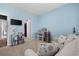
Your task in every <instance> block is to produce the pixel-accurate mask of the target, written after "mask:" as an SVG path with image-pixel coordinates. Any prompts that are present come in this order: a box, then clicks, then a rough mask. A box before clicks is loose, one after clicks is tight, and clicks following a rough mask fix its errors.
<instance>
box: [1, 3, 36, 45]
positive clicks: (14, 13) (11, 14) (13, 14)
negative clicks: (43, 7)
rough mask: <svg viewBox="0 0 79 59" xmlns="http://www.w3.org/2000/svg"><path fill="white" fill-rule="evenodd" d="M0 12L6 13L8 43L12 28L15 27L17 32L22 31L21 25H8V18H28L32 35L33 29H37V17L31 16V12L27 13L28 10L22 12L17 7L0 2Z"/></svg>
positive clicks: (9, 42)
mask: <svg viewBox="0 0 79 59" xmlns="http://www.w3.org/2000/svg"><path fill="white" fill-rule="evenodd" d="M0 13H3V14H6V15H8V36H7V37H8V45H10V44H11V34H12V29H13V28H16V30H17V31H18V32H23V25H22V26H13V25H10V19H11V18H13V19H14V18H15V19H19V20H26V19H30V20H31V23H32V26H31V29H32V31H31V32H32V35H33V33H34V32H35V31H37V27H36V26H37V17H36V16H33V15H32V14H30V13H28V12H24V11H21V10H18V9H17V8H14V7H11V6H9V5H5V4H0Z"/></svg>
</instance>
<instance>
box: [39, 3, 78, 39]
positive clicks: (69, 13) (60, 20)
mask: <svg viewBox="0 0 79 59" xmlns="http://www.w3.org/2000/svg"><path fill="white" fill-rule="evenodd" d="M39 19H40V20H41V21H40V28H42V27H46V28H47V29H48V30H49V31H50V32H51V36H52V38H55V37H58V36H59V35H61V34H64V35H66V34H70V33H72V31H73V27H76V29H77V30H78V23H77V7H76V5H75V4H66V5H63V6H61V7H59V8H57V9H55V10H53V11H51V12H48V13H45V14H42V15H41V16H39Z"/></svg>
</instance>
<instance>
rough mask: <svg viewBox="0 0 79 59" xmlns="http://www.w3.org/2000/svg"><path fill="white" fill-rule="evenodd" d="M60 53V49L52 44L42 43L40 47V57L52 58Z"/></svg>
mask: <svg viewBox="0 0 79 59" xmlns="http://www.w3.org/2000/svg"><path fill="white" fill-rule="evenodd" d="M57 51H58V47H57V46H55V45H54V44H52V43H41V44H40V45H39V47H38V52H37V54H38V55H39V56H52V55H54V54H55V53H56V52H57Z"/></svg>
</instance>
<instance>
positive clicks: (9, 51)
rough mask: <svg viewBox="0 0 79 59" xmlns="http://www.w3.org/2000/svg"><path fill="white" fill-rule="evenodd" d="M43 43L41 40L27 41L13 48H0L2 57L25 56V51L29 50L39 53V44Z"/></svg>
mask: <svg viewBox="0 0 79 59" xmlns="http://www.w3.org/2000/svg"><path fill="white" fill-rule="evenodd" d="M39 43H42V42H41V41H40V40H30V41H26V42H25V43H24V44H20V45H17V46H13V47H3V48H0V56H23V55H24V51H25V50H26V49H28V48H31V49H33V50H34V51H35V52H37V47H38V44H39Z"/></svg>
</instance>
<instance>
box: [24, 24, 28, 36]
mask: <svg viewBox="0 0 79 59" xmlns="http://www.w3.org/2000/svg"><path fill="white" fill-rule="evenodd" d="M24 36H25V37H27V23H25V24H24Z"/></svg>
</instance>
